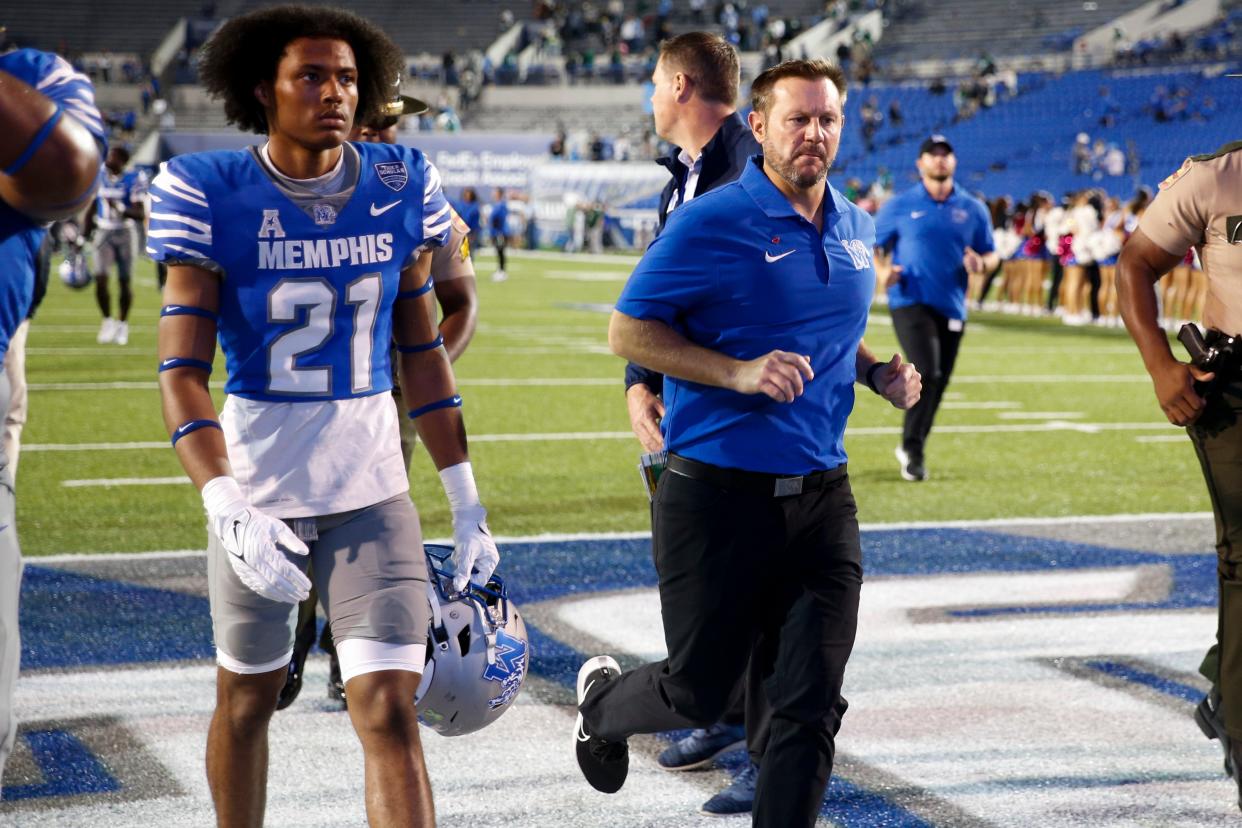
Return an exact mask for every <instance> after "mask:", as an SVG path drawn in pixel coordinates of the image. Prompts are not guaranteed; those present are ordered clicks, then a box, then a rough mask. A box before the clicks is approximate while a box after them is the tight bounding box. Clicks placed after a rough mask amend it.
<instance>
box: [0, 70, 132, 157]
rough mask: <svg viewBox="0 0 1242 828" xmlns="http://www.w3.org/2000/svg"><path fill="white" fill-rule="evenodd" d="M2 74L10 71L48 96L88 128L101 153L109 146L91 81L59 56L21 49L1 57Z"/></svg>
mask: <svg viewBox="0 0 1242 828" xmlns="http://www.w3.org/2000/svg"><path fill="white" fill-rule="evenodd" d="M0 71H4V72H8V73H9V74H10V75H13V76H14V77H16V78H18V79H19V80H22V81H24V82H26V83H28V84H30V85H31V86H33V87H34V88H35V90H36V91H38V92H40V93H42V94H43V95H46V96H47V97H48V99H49V100H51V101H52V102H53V103H55V104H57V105H58V106H60V107H61V108H62V109H63V110H64V111H65V114H67V115H70V116H72V117H73V118H74V120H76V121H77V122H78V123H80V124H81V125H82V126H83V127H85V128H86V130H87V132H89V133H90V134H91V135H92V136H93V137H94V138H95V141H96V142H97V143H98V144H99V146H100V149H101V150H102V149H103V148H104V147H106V146H107V143H108V140H107V139H108V134H107V130H105V129H104V122H103V118H102V117H101V116H100V114H99V107H98V106H96V105H95V87H94V86H92V85H91V80H90V78H88V77H87V76H86V75H83V74H82V73H81V72H78V71H77V70H75V69H74V68H73V67H72V66H70V65H69V62H68V61H67V60H65V59H64V58H62V57H61V56H60V55H54V54H52V53H51V52H41V51H39V50H37V49H18V50H17V51H15V52H10V53H9V54H7V55H4V56H0Z"/></svg>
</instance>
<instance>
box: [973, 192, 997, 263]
mask: <svg viewBox="0 0 1242 828" xmlns="http://www.w3.org/2000/svg"><path fill="white" fill-rule="evenodd" d="M970 248H971V249H972V250H974V251H975V252H976V253H991V252H992V251H993V250H995V249H996V242H995V241H994V240H993V238H992V216H991V215H990V214H989V213H988V208H987V207H985V206H983V204H982V203H980V202H978V201H976V202H975V232H974V236H973V237H972V238H971V240H970Z"/></svg>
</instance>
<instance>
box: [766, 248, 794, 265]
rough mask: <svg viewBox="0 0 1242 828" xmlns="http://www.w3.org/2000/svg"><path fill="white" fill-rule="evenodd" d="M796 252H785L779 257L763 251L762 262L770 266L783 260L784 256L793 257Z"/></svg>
mask: <svg viewBox="0 0 1242 828" xmlns="http://www.w3.org/2000/svg"><path fill="white" fill-rule="evenodd" d="M797 252H798V251H797V250H786V251H785V252H784V253H782V254H781V255H779V256H773V255H772V254H771V253H769V252H768V251H766V250H765V251H763V260H764V261H765V262H767V263H768V264H772V262H779V261H780V260H781V259H783V258H785V257H786V256H790V255H793V254H794V253H797Z"/></svg>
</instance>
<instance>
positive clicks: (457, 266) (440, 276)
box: [431, 207, 474, 282]
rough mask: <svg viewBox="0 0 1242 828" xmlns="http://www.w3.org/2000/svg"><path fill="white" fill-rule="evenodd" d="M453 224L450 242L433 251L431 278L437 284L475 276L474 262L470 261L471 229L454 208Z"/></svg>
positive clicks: (451, 209) (450, 231)
mask: <svg viewBox="0 0 1242 828" xmlns="http://www.w3.org/2000/svg"><path fill="white" fill-rule="evenodd" d="M449 211H450V212H451V213H452V214H453V224H452V227H451V228H450V229H449V239H448V242H447V243H446V244H445V245H444V246H443V247H436V248H433V249H432V251H431V278H432V279H434V280H436V281H437V282H449V281H452V280H453V279H460V278H462V277H463V276H474V262H473V261H471V259H470V228H469V227H467V226H466V222H464V221H462V219H461V216H459V215H457V211H456V210H454V209H453V208H452V207H450V208H449Z"/></svg>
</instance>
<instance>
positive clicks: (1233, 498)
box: [1189, 381, 1242, 739]
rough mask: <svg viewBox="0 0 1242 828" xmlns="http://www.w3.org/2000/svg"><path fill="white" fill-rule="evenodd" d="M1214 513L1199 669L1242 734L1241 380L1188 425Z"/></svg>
mask: <svg viewBox="0 0 1242 828" xmlns="http://www.w3.org/2000/svg"><path fill="white" fill-rule="evenodd" d="M1189 432H1190V439H1191V441H1192V442H1193V443H1194V445H1195V451H1196V453H1197V454H1198V455H1199V464H1200V466H1202V468H1203V478H1204V480H1205V481H1206V482H1207V487H1208V495H1209V496H1210V497H1211V499H1212V512H1213V514H1214V515H1215V517H1216V554H1217V558H1218V562H1217V579H1218V582H1219V585H1220V599H1219V600H1220V604H1219V610H1218V614H1217V626H1216V643H1215V644H1214V645H1213V646H1212V648H1211V649H1209V650H1208V652H1207V655H1206V656H1204V658H1203V663H1202V664H1201V665H1200V667H1199V672H1201V673H1202V674H1203V676H1204V677H1205V678H1207V679H1208V680H1209V681H1211V682H1212V685H1213V686H1214V687H1217V688H1219V690H1220V694H1221V699H1222V701H1221V711H1222V713H1223V714H1224V720H1225V729H1226V730H1227V731H1228V732H1229V736H1230V737H1231V738H1234V739H1242V381H1235V382H1233V383H1232V384H1230V385H1228V386H1225V387H1224V388H1223V389H1222V392H1221V393H1220V394H1217V395H1212V396H1211V397H1210V398H1209V401H1208V408H1207V410H1206V411H1205V412H1204V414H1203V416H1202V417H1200V419H1199V422H1197V423H1196V424H1195V425H1193V426H1191V427H1190V429H1189Z"/></svg>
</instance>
